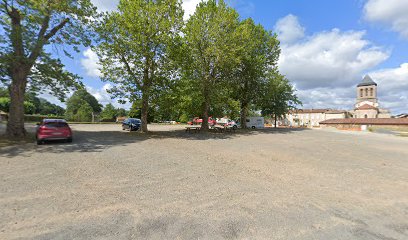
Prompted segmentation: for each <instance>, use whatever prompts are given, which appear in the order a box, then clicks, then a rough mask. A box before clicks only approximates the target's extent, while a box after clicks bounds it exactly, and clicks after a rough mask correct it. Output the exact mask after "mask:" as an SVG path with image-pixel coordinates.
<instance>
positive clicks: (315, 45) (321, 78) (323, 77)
mask: <svg viewBox="0 0 408 240" xmlns="http://www.w3.org/2000/svg"><path fill="white" fill-rule="evenodd" d="M289 16H290V17H285V18H284V19H286V20H283V21H281V20H279V21H278V22H281V23H282V22H283V23H285V22H289V23H290V24H286V26H287V27H288V28H290V27H293V28H294V29H295V30H294V31H292V30H290V29H287V30H286V31H287V32H298V34H297V41H294V42H282V45H281V51H282V52H281V57H280V59H279V62H278V65H279V69H280V71H281V72H282V73H283V74H285V75H286V76H287V77H288V79H290V80H291V81H293V82H294V83H295V84H296V86H297V87H299V88H300V89H310V88H316V87H345V86H350V85H351V84H353V83H355V82H356V81H357V79H360V77H361V75H362V73H363V72H365V71H367V70H369V69H371V68H373V67H375V66H377V65H378V64H379V63H381V62H383V61H385V60H386V59H387V58H388V57H389V52H388V51H385V50H383V49H381V48H380V47H376V46H374V45H373V44H372V43H370V42H369V41H368V40H365V39H364V35H365V32H364V31H348V32H342V31H340V30H339V29H333V30H331V31H328V32H319V33H316V34H314V35H313V36H308V37H303V38H299V37H300V36H302V34H300V31H299V29H303V27H302V26H301V25H300V24H299V22H298V21H297V18H296V17H294V16H291V15H289ZM288 19H289V20H288ZM292 36H295V35H293V34H292ZM289 39H290V40H292V41H293V39H295V38H289Z"/></svg>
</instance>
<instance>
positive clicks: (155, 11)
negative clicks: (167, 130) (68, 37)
mask: <svg viewBox="0 0 408 240" xmlns="http://www.w3.org/2000/svg"><path fill="white" fill-rule="evenodd" d="M182 18H183V10H182V8H181V1H180V0H160V1H148V0H122V1H120V2H119V5H118V11H115V12H111V13H105V14H104V15H103V18H102V21H101V22H100V23H99V24H98V26H97V27H96V29H97V32H98V34H99V41H98V43H99V45H98V47H97V48H95V50H96V52H97V54H98V56H99V58H100V63H101V66H102V69H101V72H102V75H103V76H102V80H104V81H111V82H113V83H116V87H114V88H112V89H110V93H112V95H113V96H114V97H119V98H121V99H122V101H125V100H129V101H131V102H136V101H138V100H140V99H141V100H142V104H141V109H142V114H141V115H142V116H141V119H142V130H143V131H147V125H146V122H145V120H146V119H145V118H147V116H148V114H147V113H148V110H149V109H150V108H149V106H148V105H149V103H150V102H151V93H152V91H154V90H155V89H158V88H160V87H161V86H163V85H165V84H166V82H167V81H169V80H170V79H172V78H174V77H175V76H176V75H175V71H174V70H173V69H174V66H173V65H172V61H170V56H171V51H170V50H171V49H172V47H173V46H174V44H175V39H177V38H179V37H180V36H179V29H180V28H181V27H182V24H183V19H182Z"/></svg>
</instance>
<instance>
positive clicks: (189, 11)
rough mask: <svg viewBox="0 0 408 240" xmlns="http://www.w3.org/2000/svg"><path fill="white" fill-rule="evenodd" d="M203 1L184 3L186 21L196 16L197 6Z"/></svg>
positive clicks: (194, 0)
mask: <svg viewBox="0 0 408 240" xmlns="http://www.w3.org/2000/svg"><path fill="white" fill-rule="evenodd" d="M201 1H202V0H184V1H183V5H182V7H183V9H184V17H183V19H184V21H186V20H188V19H189V18H190V16H191V15H193V14H194V12H195V9H196V7H197V5H198V4H199V3H200V2H201Z"/></svg>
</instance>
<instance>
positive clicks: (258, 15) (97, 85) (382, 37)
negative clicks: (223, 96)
mask: <svg viewBox="0 0 408 240" xmlns="http://www.w3.org/2000/svg"><path fill="white" fill-rule="evenodd" d="M91 1H92V2H93V3H94V4H95V6H97V7H98V9H99V11H113V10H115V8H116V5H117V2H118V0H91ZM199 2H200V0H184V1H183V8H184V10H185V16H184V19H185V20H188V17H189V15H191V14H193V13H194V10H195V7H196V5H197V4H198V3H199ZM227 2H228V4H229V5H230V6H231V7H234V8H235V9H236V10H237V11H238V12H239V14H240V17H241V18H242V19H245V18H249V17H250V18H253V19H254V20H255V22H257V23H259V24H262V25H263V26H264V27H265V28H266V29H268V30H271V31H273V32H275V33H277V34H278V38H279V40H280V42H281V51H282V52H281V56H280V59H279V62H278V67H279V69H280V72H281V73H282V74H284V75H285V76H286V77H287V78H288V79H289V80H290V81H291V82H292V83H293V85H294V86H295V87H296V89H297V92H296V93H297V95H298V96H299V98H300V100H301V101H302V102H303V106H302V108H332V109H344V110H351V109H353V106H354V104H355V98H356V90H355V88H356V85H357V84H358V83H359V82H360V81H361V80H362V78H363V77H364V76H365V75H366V74H368V75H370V76H371V77H372V79H373V80H374V81H375V82H377V84H378V97H379V103H380V107H382V108H388V109H390V110H391V113H392V114H395V115H396V114H399V113H403V112H408V14H406V13H407V12H408V1H407V0H330V1H327V0H284V1H279V0H229V1H227ZM73 55H74V59H68V58H65V57H63V56H60V57H61V59H62V60H63V63H64V64H65V65H66V68H67V70H69V71H71V72H74V73H77V74H78V75H80V76H82V77H83V82H84V84H85V85H86V86H87V89H88V91H89V92H90V93H91V94H93V95H94V96H95V97H96V98H97V99H98V100H99V101H100V102H101V103H102V104H104V105H105V104H107V103H109V102H110V103H113V104H114V105H115V106H117V107H125V108H129V106H130V104H129V103H128V104H125V105H120V104H119V103H117V101H116V100H114V99H113V100H112V99H111V98H110V96H109V94H108V93H107V92H106V90H107V89H109V88H110V87H112V84H111V83H109V82H102V81H101V80H100V78H99V76H100V72H99V70H98V58H97V56H96V54H95V53H94V52H93V51H92V50H91V49H89V48H81V52H80V53H78V54H76V53H75V54H73ZM45 97H47V98H48V99H49V100H51V101H53V102H55V103H57V104H60V105H64V104H63V103H60V102H59V101H58V100H56V99H55V98H53V97H51V96H49V95H45Z"/></svg>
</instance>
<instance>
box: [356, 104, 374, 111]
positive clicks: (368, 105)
mask: <svg viewBox="0 0 408 240" xmlns="http://www.w3.org/2000/svg"><path fill="white" fill-rule="evenodd" d="M370 109H374V110H377V108H376V107H374V106H372V105H370V104H364V105H362V106H360V107H358V108H356V110H370Z"/></svg>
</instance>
